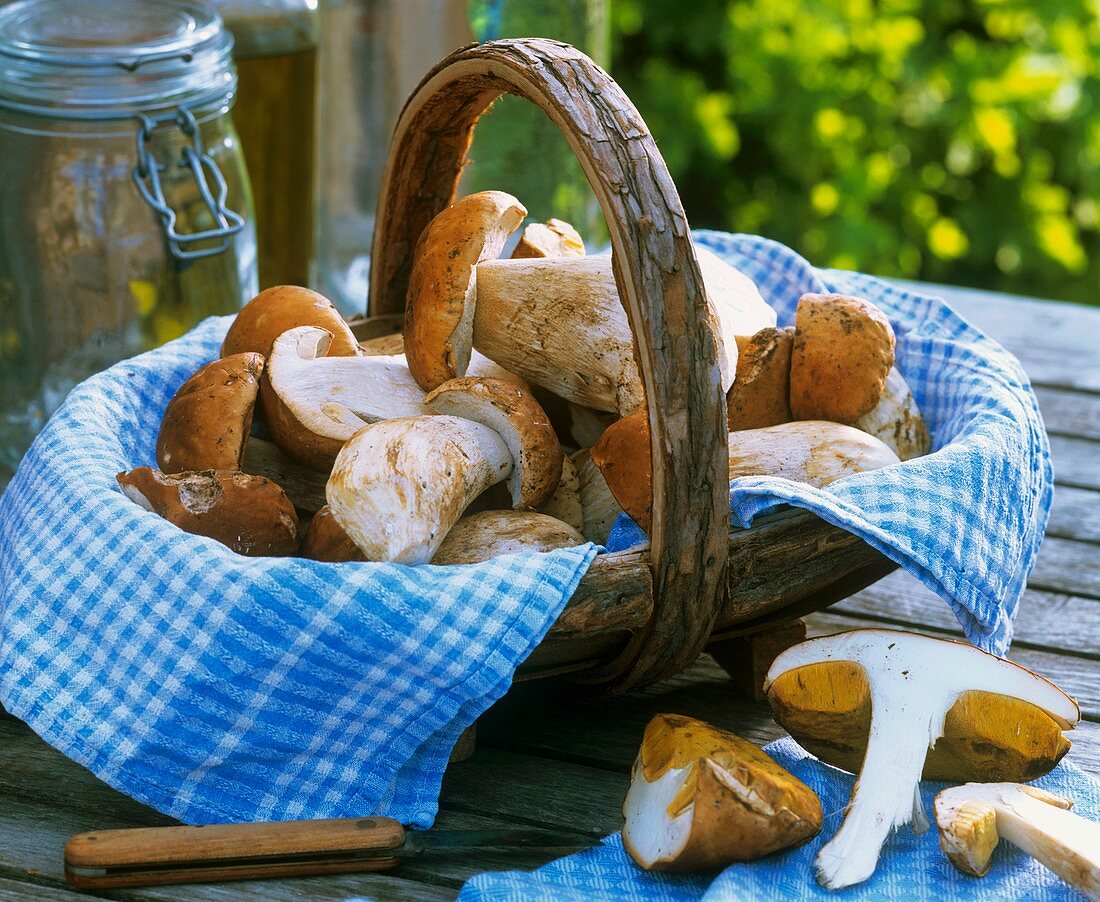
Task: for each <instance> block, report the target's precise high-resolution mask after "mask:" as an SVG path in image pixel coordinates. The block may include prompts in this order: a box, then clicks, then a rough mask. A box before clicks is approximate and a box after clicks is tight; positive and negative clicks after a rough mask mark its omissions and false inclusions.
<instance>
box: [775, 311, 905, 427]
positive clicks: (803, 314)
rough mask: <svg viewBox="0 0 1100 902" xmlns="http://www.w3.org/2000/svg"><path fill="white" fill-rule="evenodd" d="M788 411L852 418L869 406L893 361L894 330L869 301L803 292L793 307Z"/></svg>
mask: <svg viewBox="0 0 1100 902" xmlns="http://www.w3.org/2000/svg"><path fill="white" fill-rule="evenodd" d="M795 326H796V331H795V336H794V350H793V352H792V353H791V412H792V413H793V414H794V416H795V418H796V419H799V420H832V421H833V422H836V423H847V424H849V425H850V424H852V423H854V422H855V421H856V420H858V419H859V418H860V417H862V416H866V415H867V414H869V413H870V412H871V411H872V410H874V409H875V405H877V404H878V403H879V400H880V399H881V398H882V392H883V389H884V388H885V386H886V377H887V375H889V373H890V368H891V367H892V366H893V365H894V330H893V328H892V327H891V326H890V321H889V320H888V319H887V318H886V317H885V316H884V315H883V314H882V312H881V311H880V310H879V309H878V308H877V307H875V306H874V305H873V304H870V303H868V302H867V301H865V300H863V299H862V298H855V297H850V296H848V295H843V294H804V295H802V297H801V299H800V300H799V301H798V310H797V311H796V313H795Z"/></svg>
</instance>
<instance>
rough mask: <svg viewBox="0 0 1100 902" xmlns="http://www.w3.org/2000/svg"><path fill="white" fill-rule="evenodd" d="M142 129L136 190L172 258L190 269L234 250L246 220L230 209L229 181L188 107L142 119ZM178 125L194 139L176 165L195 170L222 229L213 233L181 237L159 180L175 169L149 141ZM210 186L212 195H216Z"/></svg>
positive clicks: (204, 198)
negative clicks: (160, 158)
mask: <svg viewBox="0 0 1100 902" xmlns="http://www.w3.org/2000/svg"><path fill="white" fill-rule="evenodd" d="M137 119H138V121H139V123H140V126H139V127H138V131H137V163H136V165H135V166H134V173H133V175H134V184H135V185H136V186H137V189H138V191H139V192H140V193H141V196H142V197H143V198H144V199H145V202H146V203H147V204H149V206H150V207H152V208H153V212H155V213H156V214H157V218H158V219H159V220H160V222H161V225H162V226H163V228H164V236H165V238H166V239H167V242H168V250H169V252H170V253H171V254H172V257H173V258H174V259H176V260H177V261H179V262H180V263H190V262H193V261H195V260H201V259H203V258H205V257H214V256H217V255H218V254H220V253H222V252H223V251H225V250H226V249H227V248H228V247H229V242H230V239H231V238H232V237H233V236H234V235H236V234H237V233H238V232H240V231H241V229H243V228H244V217H243V216H241V215H240V214H239V213H236V212H234V211H233V210H230V209H229V208H228V207H227V206H226V204H225V201H226V196H227V195H228V193H229V189H228V186H227V185H226V183H225V177H224V176H223V175H222V173H221V170H220V169H218V164H217V163H216V162H215V160H214V158H213V157H211V156H210V154H208V153H207V152H206V150H205V148H204V147H203V145H202V136H201V135H200V134H199V125H198V122H196V121H195V116H194V114H192V112H191V111H190V110H189V109H187V108H186V107H179V108H177V109H175V110H173V111H171V112H167V113H162V114H160V115H159V116H144V115H140V114H139V115H138V116H137ZM170 123H174V124H175V125H176V126H177V127H178V128H179V130H180V131H181V132H183V134H184V135H185V136H187V137H188V138H190V144H188V145H186V146H185V147H184V148H183V150H182V151H181V152H180V158H179V160H178V161H177V162H176V163H175V165H176V166H178V167H179V168H181V169H189V170H191V175H192V177H193V178H194V180H195V185H196V186H197V187H198V189H199V196H200V197H201V198H202V201H203V204H204V205H205V207H206V209H207V211H208V212H209V214H210V216H211V217H212V218H213V219H214V221H215V222H216V223H217V226H215V227H214V228H212V229H206V230H205V231H201V232H189V233H182V232H179V231H177V230H176V222H177V219H178V214H177V212H176V211H175V210H173V209H172V207H171V206H170V205H169V204H168V201H167V200H166V199H165V197H164V189H163V188H162V187H161V180H160V175H161V173H162V172H165V171H166V170H167V169H168V166H169V165H170V164H164V165H162V164H160V163H158V162H157V160H156V157H155V156H154V155H153V152H152V150H151V149H150V147H149V141H150V138H151V137H152V135H153V132H154V131H155V130H156V129H157V127H158V126H161V125H167V124H170ZM211 181H212V182H213V190H211ZM210 241H216V242H217V243H216V244H214V245H211V246H209V247H200V246H199V245H202V244H204V243H206V242H210Z"/></svg>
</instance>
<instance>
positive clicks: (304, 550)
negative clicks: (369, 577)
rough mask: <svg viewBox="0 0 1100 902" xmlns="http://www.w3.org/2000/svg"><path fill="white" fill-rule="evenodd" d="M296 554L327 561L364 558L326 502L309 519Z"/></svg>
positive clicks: (334, 561)
mask: <svg viewBox="0 0 1100 902" xmlns="http://www.w3.org/2000/svg"><path fill="white" fill-rule="evenodd" d="M298 554H299V555H300V556H301V557H304V558H308V559H309V560H313V561H325V562H327V563H339V562H342V561H365V560H366V557H365V556H364V555H363V552H362V551H360V550H359V546H358V545H356V544H355V542H353V541H352V540H351V536H349V535H348V534H347V533H346V532H344V530H343V529H342V528H341V527H340V524H339V523H337V522H336V518H335V517H333V516H332V511H331V510H330V509H329V506H328V505H327V504H326V505H325V506H324V507H322V508H321V509H320V510H319V511H317V513H315V514H314V515H313V519H312V520H310V521H309V525H308V526H307V527H306V534H305V535H304V536H303V537H302V547H301V549H300V550H299V552H298Z"/></svg>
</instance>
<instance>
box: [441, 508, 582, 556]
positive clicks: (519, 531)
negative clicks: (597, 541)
mask: <svg viewBox="0 0 1100 902" xmlns="http://www.w3.org/2000/svg"><path fill="white" fill-rule="evenodd" d="M586 541H587V540H586V539H585V537H584V536H582V535H581V534H580V533H579V532H577V530H575V529H574V528H573V527H572V526H570V525H569V524H568V523H563V522H562V521H561V520H557V519H555V518H554V517H549V516H547V515H546V514H539V513H535V512H534V511H515V510H512V511H481V512H480V513H477V514H473V515H471V516H469V517H463V518H462V519H461V520H459V521H458V522H457V523H456V524H455V525H454V526H452V527H451V531H450V532H448V533H447V536H446V538H445V539H444V540H443V543H442V544H441V545H440V546H439V550H438V551H436V553H435V556H434V557H432V563H433V564H476V563H478V562H480V561H487V560H489V559H490V558H494V557H498V556H500V555H502V554H519V553H521V552H524V551H553V550H554V549H555V548H572V547H574V546H576V545H583V544H585V542H586Z"/></svg>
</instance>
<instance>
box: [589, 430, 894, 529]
mask: <svg viewBox="0 0 1100 902" xmlns="http://www.w3.org/2000/svg"><path fill="white" fill-rule="evenodd" d="M649 441H650V438H649V419H648V418H647V416H646V414H645V411H639V412H638V413H636V414H633V415H632V416H629V417H623V418H622V419H621V420H619V421H618V422H617V423H615V424H613V425H612V426H610V427H608V429H607V431H606V432H604V434H603V436H601V438H600V440H599V441H598V442H597V443H596V444H595V445H593V446H592V460H593V462H594V463H595V464H596V466H598V467H599V468H600V471H601V472H602V473H603V475H604V478H605V479H606V480H607V485H608V488H610V489H611V493H612V494H613V495H614V496H615V499H616V500H617V501H618V502H619V504H621V505H622V507H623V510H625V511H626V512H627V513H628V514H630V516H631V517H632V518H633V519H634V522H636V523H637V524H638V525H639V526H640V527H641V528H642V529H644V530H645V531H646V532H648V531H649V528H650V524H651V519H652V504H653V487H652V482H653V467H652V462H651V460H652V459H651V457H650V445H649ZM896 463H899V461H898V457H897V455H896V454H894V452H893V451H891V450H890V449H889V448H888V447H887V446H886V445H884V444H883V443H882V442H881V441H879V440H878V439H877V438H875V437H874V436H872V435H868V434H867V433H866V432H861V431H860V430H858V429H853V428H852V427H851V426H843V425H841V424H840V423H827V422H824V421H814V420H806V421H802V422H796V423H781V424H780V425H778V426H768V427H767V428H764V429H745V430H742V431H740V432H731V433H730V434H729V478H730V479H731V480H732V479H737V478H739V477H741V476H779V477H782V478H783V479H790V480H791V481H792V482H803V483H806V484H807V485H813V486H817V487H819V488H820V487H822V486H826V485H829V484H830V483H832V482H836V480H838V479H841V478H843V477H845V476H851V475H853V474H855V473H865V472H867V471H869V470H878V469H881V468H882V467H888V466H890V465H891V464H896Z"/></svg>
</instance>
